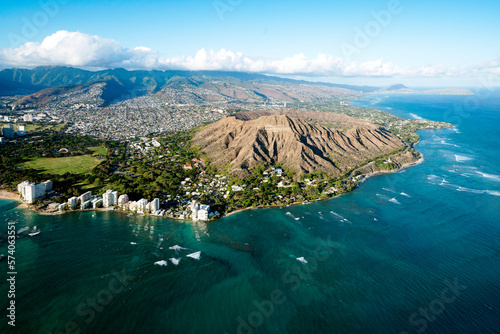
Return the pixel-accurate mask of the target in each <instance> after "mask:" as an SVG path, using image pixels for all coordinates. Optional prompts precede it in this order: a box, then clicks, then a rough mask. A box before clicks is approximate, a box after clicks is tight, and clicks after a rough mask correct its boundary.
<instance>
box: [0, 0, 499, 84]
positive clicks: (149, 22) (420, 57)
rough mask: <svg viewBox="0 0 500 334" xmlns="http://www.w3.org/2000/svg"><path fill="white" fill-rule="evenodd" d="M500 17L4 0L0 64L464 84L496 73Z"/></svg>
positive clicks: (379, 7)
mask: <svg viewBox="0 0 500 334" xmlns="http://www.w3.org/2000/svg"><path fill="white" fill-rule="evenodd" d="M377 15H378V16H379V17H378V20H377V17H376V16H377ZM499 17H500V1H484V0H483V1H481V0H480V1H475V2H471V1H460V0H458V1H440V2H435V1H434V2H432V1H425V0H421V1H410V0H399V1H398V0H394V1H393V0H390V1H356V0H353V1H343V2H340V1H334V0H333V1H323V0H314V1H304V0H301V1H295V0H289V1H272V2H266V1H260V0H251V1H250V0H183V1H172V0H171V1H168V0H163V1H159V0H154V1H147V2H145V3H144V2H143V3H141V2H140V1H132V0H120V1H117V0H116V1H115V0H108V1H95V0H90V1H82V0H40V1H32V0H24V1H23V0H21V1H8V2H5V1H4V2H2V3H1V4H0V22H2V24H1V25H0V68H8V67H32V66H37V65H70V66H78V67H82V68H89V69H94V68H95V69H97V68H106V67H125V68H129V69H136V68H157V69H169V68H180V69H220V70H241V71H254V72H262V73H270V74H277V75H285V76H291V77H299V76H300V77H306V78H307V77H309V78H311V80H316V79H318V78H321V80H330V81H335V82H342V83H357V84H365V83H366V84H381V85H383V84H389V83H394V82H403V83H405V84H409V85H419V86H439V85H453V86H473V85H475V84H476V83H477V82H478V78H481V77H485V76H489V75H494V76H496V77H498V75H500V24H498V18H499ZM489 81H490V82H492V80H491V78H490V80H489ZM493 81H494V80H493ZM499 84H500V83H497V85H499Z"/></svg>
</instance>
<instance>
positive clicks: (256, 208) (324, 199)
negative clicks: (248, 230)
mask: <svg viewBox="0 0 500 334" xmlns="http://www.w3.org/2000/svg"><path fill="white" fill-rule="evenodd" d="M419 153H420V152H419ZM423 161H424V156H423V154H422V153H420V158H419V159H418V160H415V161H413V162H408V163H405V164H402V165H401V167H400V168H398V169H395V170H387V171H376V172H372V173H368V174H366V175H365V177H364V178H363V180H362V181H361V182H360V184H361V183H363V182H365V181H366V180H367V179H368V178H370V177H372V176H377V175H382V174H390V173H397V172H399V171H401V170H403V169H405V168H408V167H412V166H416V165H419V164H421V163H422V162H423ZM356 188H357V186H356ZM356 188H354V189H356ZM354 189H353V190H354ZM353 190H351V191H348V192H345V193H342V194H338V195H335V196H332V197H328V198H318V199H315V200H312V201H304V202H296V203H291V204H286V205H266V206H251V207H248V208H244V209H239V210H235V211H231V212H229V213H228V214H225V215H224V216H222V217H220V218H219V219H222V218H225V217H229V216H231V215H233V214H236V213H240V212H243V211H248V210H258V209H268V208H283V207H288V206H295V205H300V204H303V205H305V204H308V203H313V202H319V201H328V200H332V199H334V198H337V197H340V196H342V195H345V194H348V193H350V192H352V191H353ZM217 220H218V219H217Z"/></svg>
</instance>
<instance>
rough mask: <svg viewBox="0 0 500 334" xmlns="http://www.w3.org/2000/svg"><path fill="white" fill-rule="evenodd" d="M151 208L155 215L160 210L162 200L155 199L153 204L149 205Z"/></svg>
mask: <svg viewBox="0 0 500 334" xmlns="http://www.w3.org/2000/svg"><path fill="white" fill-rule="evenodd" d="M149 208H150V210H151V213H153V214H155V213H156V212H158V210H160V199H159V198H155V199H154V200H152V201H151V203H149Z"/></svg>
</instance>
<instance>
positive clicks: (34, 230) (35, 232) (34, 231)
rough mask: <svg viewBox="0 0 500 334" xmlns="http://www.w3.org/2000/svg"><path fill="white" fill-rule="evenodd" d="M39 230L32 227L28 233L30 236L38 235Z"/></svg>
mask: <svg viewBox="0 0 500 334" xmlns="http://www.w3.org/2000/svg"><path fill="white" fill-rule="evenodd" d="M40 232H41V231H40V230H39V229H37V228H36V226H35V227H33V230H32V231H31V232H30V233H29V234H28V235H29V236H30V237H34V236H35V235H39V234H40Z"/></svg>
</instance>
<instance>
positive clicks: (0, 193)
mask: <svg viewBox="0 0 500 334" xmlns="http://www.w3.org/2000/svg"><path fill="white" fill-rule="evenodd" d="M419 153H420V152H419ZM423 161H424V156H423V155H422V153H420V158H419V159H417V160H415V161H412V162H407V163H405V164H402V165H401V167H399V168H398V169H395V170H378V171H375V172H371V173H367V174H364V178H363V179H362V180H361V181H360V183H363V182H365V180H367V179H368V178H370V177H372V176H376V175H381V174H389V173H396V172H398V171H400V170H403V169H405V168H408V167H411V166H415V165H418V164H420V163H422V162H423ZM365 166H366V165H365ZM363 167H364V166H363ZM346 193H347V192H346ZM346 193H342V194H338V195H335V196H332V197H328V198H318V199H315V200H312V201H304V202H295V203H289V204H285V205H265V206H261V205H259V206H251V207H248V208H244V209H238V210H235V211H231V212H229V213H227V214H224V215H222V216H221V217H220V218H217V219H215V220H211V221H210V220H209V221H205V223H209V222H214V221H217V220H219V219H223V218H225V217H229V216H231V215H234V214H236V213H239V212H243V211H248V210H257V209H268V208H283V207H288V206H292V205H293V206H294V205H300V204H302V205H305V204H308V203H312V202H318V201H326V200H331V199H334V198H337V197H339V196H342V195H344V194H346ZM0 199H8V200H15V201H17V202H19V205H18V207H20V208H26V209H30V210H32V211H33V212H35V213H37V214H39V215H44V216H50V215H63V214H67V213H73V212H85V211H116V212H121V213H125V214H130V213H131V212H127V211H123V210H120V209H110V208H98V209H85V210H71V211H63V212H42V211H39V210H35V209H33V208H32V207H30V206H28V204H27V203H24V202H23V201H22V200H21V197H20V196H19V195H18V194H16V193H13V192H10V191H7V190H4V189H0ZM132 214H137V213H132ZM148 216H151V217H158V218H168V219H173V220H181V221H192V220H191V219H180V218H176V217H165V216H156V215H148Z"/></svg>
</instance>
